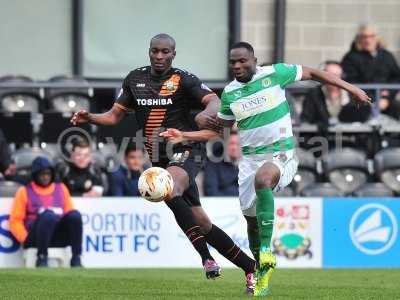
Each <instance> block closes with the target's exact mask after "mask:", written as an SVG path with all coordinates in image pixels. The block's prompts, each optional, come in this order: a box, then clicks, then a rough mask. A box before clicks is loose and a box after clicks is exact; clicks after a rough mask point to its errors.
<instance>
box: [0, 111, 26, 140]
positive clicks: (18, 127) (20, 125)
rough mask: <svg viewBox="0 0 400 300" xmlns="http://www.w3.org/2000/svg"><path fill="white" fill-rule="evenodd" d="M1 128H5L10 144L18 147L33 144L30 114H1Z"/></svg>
mask: <svg viewBox="0 0 400 300" xmlns="http://www.w3.org/2000/svg"><path fill="white" fill-rule="evenodd" d="M0 128H3V132H4V135H5V137H6V139H7V142H8V143H14V144H18V145H22V144H30V145H32V143H33V137H34V134H33V124H32V122H31V113H30V112H15V113H10V112H2V113H0Z"/></svg>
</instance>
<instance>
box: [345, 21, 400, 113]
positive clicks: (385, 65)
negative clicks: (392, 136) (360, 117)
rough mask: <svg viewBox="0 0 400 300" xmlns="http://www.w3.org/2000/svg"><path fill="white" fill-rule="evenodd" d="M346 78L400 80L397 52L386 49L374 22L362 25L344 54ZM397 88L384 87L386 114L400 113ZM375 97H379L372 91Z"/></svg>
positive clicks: (381, 103)
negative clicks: (393, 89)
mask: <svg viewBox="0 0 400 300" xmlns="http://www.w3.org/2000/svg"><path fill="white" fill-rule="evenodd" d="M342 67H343V71H344V79H345V80H347V81H348V82H353V83H400V68H399V65H398V64H397V62H396V59H395V58H394V56H393V54H392V53H390V52H389V51H388V50H386V49H385V47H384V45H383V43H382V39H381V38H380V37H379V36H378V33H377V30H376V29H375V28H374V27H373V26H370V25H363V26H361V27H360V29H359V31H358V33H357V35H356V37H355V39H354V41H353V43H352V45H351V49H350V51H349V52H347V53H346V55H345V56H344V57H343V60H342ZM395 93H396V92H395V91H389V90H383V91H381V94H380V98H379V99H375V101H379V102H378V106H379V109H380V111H381V112H382V113H384V114H387V115H389V116H391V117H394V118H399V116H400V103H398V102H396V101H395ZM370 94H371V96H372V98H374V97H375V95H374V93H373V91H370Z"/></svg>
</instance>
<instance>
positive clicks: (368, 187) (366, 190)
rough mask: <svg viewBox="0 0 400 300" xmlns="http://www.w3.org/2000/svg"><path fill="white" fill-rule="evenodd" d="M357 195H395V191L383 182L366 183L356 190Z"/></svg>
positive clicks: (355, 194)
mask: <svg viewBox="0 0 400 300" xmlns="http://www.w3.org/2000/svg"><path fill="white" fill-rule="evenodd" d="M354 196H356V197H393V196H394V193H393V191H392V190H391V189H389V188H388V187H387V186H386V185H385V184H383V183H381V182H375V183H366V184H364V185H363V186H361V187H360V188H359V189H358V190H357V191H355V192H354Z"/></svg>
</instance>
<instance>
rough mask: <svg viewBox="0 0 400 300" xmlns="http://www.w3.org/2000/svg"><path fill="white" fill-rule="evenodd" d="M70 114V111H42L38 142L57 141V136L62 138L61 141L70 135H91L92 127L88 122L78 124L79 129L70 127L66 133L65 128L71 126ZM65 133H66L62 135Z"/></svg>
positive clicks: (64, 140) (63, 141)
mask: <svg viewBox="0 0 400 300" xmlns="http://www.w3.org/2000/svg"><path fill="white" fill-rule="evenodd" d="M71 116H72V114H71V113H61V112H45V113H43V122H42V125H41V127H40V132H39V140H40V143H47V144H48V143H52V144H54V143H58V140H59V138H62V141H61V142H62V143H65V142H66V141H67V138H68V136H70V135H76V134H79V135H83V134H85V135H88V136H89V137H91V136H92V135H93V127H92V126H91V125H90V124H82V125H79V130H80V129H82V131H81V132H78V130H74V129H71V131H70V132H69V134H66V130H68V129H70V128H72V124H71V122H70V119H71ZM63 133H65V134H66V135H63Z"/></svg>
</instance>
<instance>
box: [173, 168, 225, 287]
mask: <svg viewBox="0 0 400 300" xmlns="http://www.w3.org/2000/svg"><path fill="white" fill-rule="evenodd" d="M167 170H168V171H169V172H170V174H171V175H172V178H173V180H174V190H173V192H172V197H171V199H170V200H168V201H166V204H167V205H168V207H169V208H170V209H171V210H172V212H173V213H174V215H175V219H176V222H177V223H178V225H179V227H180V228H181V229H182V231H183V232H184V233H185V234H186V236H187V237H188V239H189V241H190V242H191V243H192V245H193V247H194V248H195V249H196V251H197V252H198V253H199V254H200V256H201V259H202V263H203V267H204V271H205V272H206V277H207V278H209V279H210V278H211V279H212V278H216V277H218V276H220V273H221V269H220V267H219V266H218V264H217V263H216V262H215V260H214V259H213V257H212V256H211V254H210V252H209V250H208V247H207V243H206V239H205V237H204V235H203V234H202V233H201V230H200V226H199V225H197V224H196V221H195V219H194V216H193V213H192V210H191V209H190V206H189V205H188V204H187V203H186V201H184V199H183V197H182V195H183V192H184V191H185V189H186V188H187V186H188V182H189V176H188V174H187V173H186V171H185V170H184V169H182V168H181V167H178V166H170V167H168V168H167Z"/></svg>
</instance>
